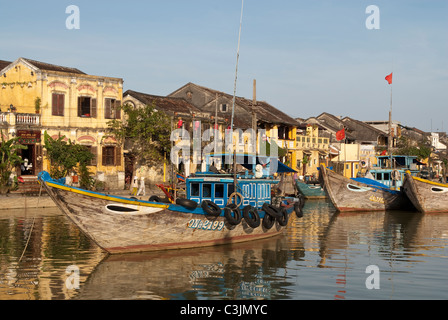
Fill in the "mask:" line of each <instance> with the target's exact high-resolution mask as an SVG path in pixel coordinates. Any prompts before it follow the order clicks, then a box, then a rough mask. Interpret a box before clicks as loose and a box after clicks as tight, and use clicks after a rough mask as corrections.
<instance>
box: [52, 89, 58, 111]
mask: <svg viewBox="0 0 448 320" xmlns="http://www.w3.org/2000/svg"><path fill="white" fill-rule="evenodd" d="M57 110H58V95H57V94H56V93H53V96H52V102H51V114H52V115H53V116H56V115H58V111H57Z"/></svg>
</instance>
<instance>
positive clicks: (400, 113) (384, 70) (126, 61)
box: [0, 0, 448, 132]
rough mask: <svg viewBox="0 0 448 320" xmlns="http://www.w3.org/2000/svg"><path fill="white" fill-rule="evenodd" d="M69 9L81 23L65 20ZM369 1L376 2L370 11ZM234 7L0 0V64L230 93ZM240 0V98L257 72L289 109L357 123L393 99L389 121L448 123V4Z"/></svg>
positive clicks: (271, 99) (377, 116) (206, 1)
mask: <svg viewBox="0 0 448 320" xmlns="http://www.w3.org/2000/svg"><path fill="white" fill-rule="evenodd" d="M70 5H75V6H77V7H78V8H79V29H69V28H67V20H69V22H70V23H72V24H73V22H74V21H75V20H73V19H72V18H73V16H72V14H73V12H72V11H69V12H68V13H66V10H67V7H68V6H70ZM370 5H375V6H376V8H377V9H378V10H377V11H375V12H372V11H367V12H366V9H367V7H369V6H370ZM241 8H242V0H190V1H186V0H164V1H161V0H150V1H143V0H127V1H117V0H109V1H103V0H93V1H84V0H70V1H66V0H53V1H45V0H41V1H28V0H24V1H5V0H0V30H1V32H0V60H8V61H14V60H16V59H18V58H19V57H24V58H29V59H34V60H39V61H43V62H47V63H52V64H57V65H62V66H67V67H74V68H78V69H80V70H82V71H84V72H85V73H87V74H91V75H98V76H110V77H118V78H123V79H124V90H128V89H130V90H134V91H140V92H144V93H148V94H153V95H160V96H165V95H169V94H170V93H172V92H174V91H175V90H177V89H178V88H180V87H182V86H183V85H185V84H187V83H188V82H193V83H195V84H198V85H201V86H205V87H209V88H212V89H215V90H219V91H223V92H226V93H229V94H233V90H234V81H235V71H236V61H237V59H236V56H237V47H238V35H239V26H240V17H241ZM243 8H244V9H243V19H242V29H241V42H240V50H239V54H240V55H239V63H238V74H237V75H238V77H237V91H236V94H237V96H240V97H245V98H248V99H252V92H253V90H252V86H253V80H254V79H256V80H257V100H262V101H266V102H268V103H270V104H271V105H273V106H275V107H276V108H278V109H280V110H281V111H283V112H285V113H286V114H288V115H290V116H291V117H294V118H305V119H306V118H308V117H313V116H318V115H320V114H321V113H322V112H328V113H331V114H333V115H336V116H342V117H345V116H348V117H351V118H354V119H357V120H361V121H379V120H385V121H387V120H388V117H389V110H390V107H391V106H390V101H391V96H392V118H393V120H394V121H399V122H400V123H401V124H402V125H405V126H410V127H416V128H418V129H421V130H424V131H444V132H446V131H448V130H447V129H448V0H369V1H364V0H338V1H336V0H333V1H330V0H312V1H310V0H308V1H305V0H276V1H273V0H271V1H268V0H244V7H243ZM374 14H375V15H374ZM70 23H69V25H70ZM366 23H367V24H368V25H369V26H370V27H369V28H368V27H367V26H366ZM372 27H374V28H372ZM391 72H393V82H392V85H389V84H388V83H387V81H386V80H385V76H387V75H388V74H390V73H391ZM0 94H1V93H0Z"/></svg>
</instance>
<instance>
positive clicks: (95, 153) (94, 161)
mask: <svg viewBox="0 0 448 320" xmlns="http://www.w3.org/2000/svg"><path fill="white" fill-rule="evenodd" d="M90 152H91V153H92V154H93V158H92V161H91V162H90V165H91V166H95V167H96V166H97V165H98V147H90Z"/></svg>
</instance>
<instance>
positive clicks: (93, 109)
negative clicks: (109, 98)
mask: <svg viewBox="0 0 448 320" xmlns="http://www.w3.org/2000/svg"><path fill="white" fill-rule="evenodd" d="M96 101H97V100H96V99H92V100H91V105H90V117H92V118H96Z"/></svg>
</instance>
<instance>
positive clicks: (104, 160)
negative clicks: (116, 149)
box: [102, 147, 107, 167]
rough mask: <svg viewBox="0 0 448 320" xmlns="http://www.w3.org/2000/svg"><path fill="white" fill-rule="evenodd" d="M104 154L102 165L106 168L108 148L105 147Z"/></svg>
mask: <svg viewBox="0 0 448 320" xmlns="http://www.w3.org/2000/svg"><path fill="white" fill-rule="evenodd" d="M102 151H103V153H102V164H103V166H104V167H105V166H106V163H107V151H106V147H103V150H102Z"/></svg>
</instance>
